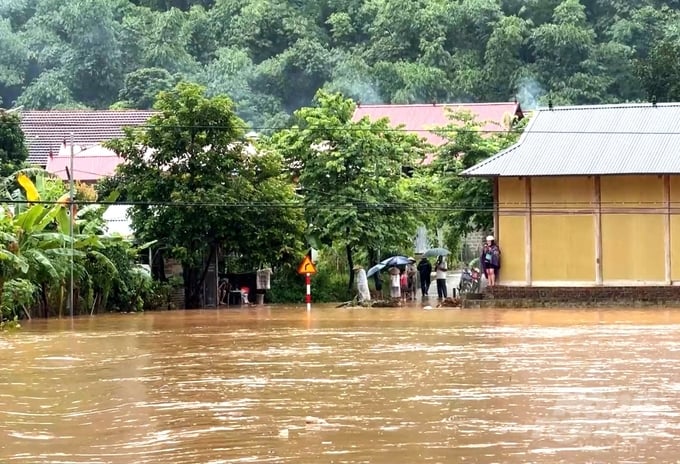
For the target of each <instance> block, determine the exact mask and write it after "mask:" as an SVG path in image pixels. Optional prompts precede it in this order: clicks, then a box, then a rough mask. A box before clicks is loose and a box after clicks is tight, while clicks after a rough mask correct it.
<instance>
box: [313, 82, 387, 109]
mask: <svg viewBox="0 0 680 464" xmlns="http://www.w3.org/2000/svg"><path fill="white" fill-rule="evenodd" d="M326 87H327V88H328V90H330V91H335V92H340V93H342V94H343V95H344V96H346V97H349V98H351V99H352V100H354V101H358V102H361V103H366V104H374V105H375V104H380V103H383V100H382V98H380V94H379V93H378V90H377V89H376V86H375V85H373V83H372V82H370V81H369V80H367V79H364V78H361V77H359V76H343V77H341V78H338V79H335V80H333V81H332V82H330V83H328V84H326Z"/></svg>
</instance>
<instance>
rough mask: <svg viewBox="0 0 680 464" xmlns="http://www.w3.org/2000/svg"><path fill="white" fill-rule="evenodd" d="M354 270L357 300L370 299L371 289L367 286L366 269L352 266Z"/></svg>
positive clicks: (361, 301)
mask: <svg viewBox="0 0 680 464" xmlns="http://www.w3.org/2000/svg"><path fill="white" fill-rule="evenodd" d="M354 272H356V274H357V291H358V292H359V302H360V303H363V302H364V301H371V291H370V290H369V288H368V277H366V271H365V270H364V268H363V267H361V266H354Z"/></svg>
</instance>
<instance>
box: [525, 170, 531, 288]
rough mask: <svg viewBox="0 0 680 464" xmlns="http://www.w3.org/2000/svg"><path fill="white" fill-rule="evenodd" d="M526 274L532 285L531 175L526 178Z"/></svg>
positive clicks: (528, 282)
mask: <svg viewBox="0 0 680 464" xmlns="http://www.w3.org/2000/svg"><path fill="white" fill-rule="evenodd" d="M524 203H525V206H524V208H525V209H524V211H525V214H524V266H525V267H524V275H525V279H526V281H527V286H531V280H532V279H531V177H525V178H524Z"/></svg>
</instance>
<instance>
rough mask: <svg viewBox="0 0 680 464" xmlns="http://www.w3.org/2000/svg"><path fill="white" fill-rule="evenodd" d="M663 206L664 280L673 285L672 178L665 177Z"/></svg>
mask: <svg viewBox="0 0 680 464" xmlns="http://www.w3.org/2000/svg"><path fill="white" fill-rule="evenodd" d="M663 204H664V209H665V213H664V215H663V218H664V224H663V245H664V258H665V259H664V268H665V273H664V280H665V281H666V285H671V284H672V283H673V279H672V275H671V177H670V176H668V175H666V176H663Z"/></svg>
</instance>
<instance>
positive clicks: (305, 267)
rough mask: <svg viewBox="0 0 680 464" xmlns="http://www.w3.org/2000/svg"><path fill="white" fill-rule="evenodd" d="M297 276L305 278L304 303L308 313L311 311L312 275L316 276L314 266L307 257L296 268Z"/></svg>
mask: <svg viewBox="0 0 680 464" xmlns="http://www.w3.org/2000/svg"><path fill="white" fill-rule="evenodd" d="M298 274H304V276H305V285H306V287H307V293H306V294H305V303H307V311H308V312H309V311H311V310H312V274H316V266H314V263H313V262H312V259H311V258H310V257H309V255H307V256H305V258H304V259H303V260H302V262H301V263H300V265H299V266H298Z"/></svg>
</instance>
